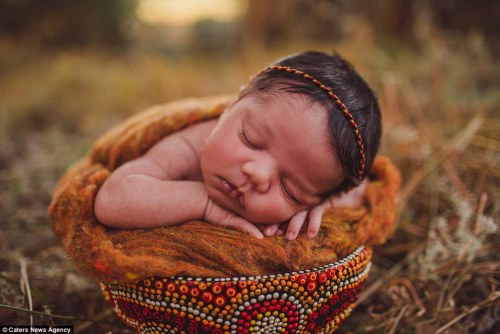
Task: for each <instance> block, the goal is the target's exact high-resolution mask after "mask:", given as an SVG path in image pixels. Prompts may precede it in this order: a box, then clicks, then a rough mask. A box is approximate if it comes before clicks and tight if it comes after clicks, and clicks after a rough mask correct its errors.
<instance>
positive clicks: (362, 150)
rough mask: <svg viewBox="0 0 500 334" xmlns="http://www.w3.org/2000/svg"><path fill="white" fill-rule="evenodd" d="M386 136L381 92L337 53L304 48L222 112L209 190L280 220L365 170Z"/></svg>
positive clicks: (239, 209)
mask: <svg viewBox="0 0 500 334" xmlns="http://www.w3.org/2000/svg"><path fill="white" fill-rule="evenodd" d="M380 137H381V116H380V110H379V107H378V103H377V99H376V97H375V95H374V93H373V92H372V90H371V89H370V88H369V87H368V85H367V84H366V83H365V82H364V80H363V79H362V78H361V77H360V76H359V75H358V74H357V73H356V72H355V70H354V69H353V67H352V66H351V65H350V64H348V63H347V62H345V61H344V60H343V59H342V58H340V57H339V56H338V55H328V54H325V53H320V52H305V53H301V54H297V55H293V56H290V57H287V58H284V59H281V60H279V61H278V62H277V63H276V64H274V65H273V66H271V67H269V68H267V69H266V70H264V71H262V72H260V73H259V74H258V75H257V76H255V77H254V78H253V79H252V80H251V81H250V83H249V84H248V85H247V86H246V87H245V88H244V89H243V90H242V91H241V93H240V95H239V97H238V100H237V101H236V102H235V103H234V104H233V105H232V106H231V107H230V108H229V109H228V110H227V111H226V112H225V113H224V114H223V115H222V116H221V119H220V121H219V124H218V125H217V127H216V128H215V129H214V131H213V132H212V134H211V135H210V136H209V138H208V139H207V141H206V143H205V146H204V148H203V151H202V156H201V163H202V171H203V176H204V179H205V184H206V186H207V190H208V193H209V195H210V196H211V197H212V199H213V200H214V201H216V202H217V203H218V204H219V205H221V206H223V207H225V208H227V209H230V210H232V211H234V212H236V213H238V214H239V215H241V216H243V217H245V218H247V219H248V220H250V221H254V222H258V223H279V222H282V221H285V220H287V219H289V218H290V217H291V216H293V215H294V214H295V213H297V212H299V211H301V210H303V209H305V208H308V207H311V206H313V205H315V204H318V203H319V202H320V201H321V200H322V199H323V198H325V196H327V195H329V194H331V193H333V192H341V191H345V190H348V189H350V188H352V187H354V186H356V185H358V184H359V183H360V182H361V181H362V179H363V178H364V177H366V175H367V173H368V171H369V170H370V167H371V165H372V163H373V159H374V157H375V155H376V153H377V150H378V147H379V143H380Z"/></svg>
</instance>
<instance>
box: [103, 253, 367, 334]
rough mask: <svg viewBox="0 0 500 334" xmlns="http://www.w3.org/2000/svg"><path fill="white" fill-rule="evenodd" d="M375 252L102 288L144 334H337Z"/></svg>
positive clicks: (118, 310)
mask: <svg viewBox="0 0 500 334" xmlns="http://www.w3.org/2000/svg"><path fill="white" fill-rule="evenodd" d="M371 255H372V250H371V248H368V247H364V246H361V247H359V248H358V249H357V250H355V251H354V252H353V253H352V254H350V255H349V256H347V257H345V258H344V259H342V260H339V261H337V262H335V263H332V264H329V265H326V266H322V267H318V268H315V269H311V270H304V271H298V272H293V273H286V274H278V275H268V276H256V277H233V278H191V277H189V278H184V277H175V278H162V277H151V278H148V279H144V280H142V281H140V282H137V283H135V284H122V283H118V284H112V283H109V284H104V283H102V284H101V288H102V291H103V293H104V296H105V298H106V300H108V302H109V303H110V304H111V306H112V307H113V309H114V311H115V312H116V313H117V314H118V316H119V317H120V318H121V319H122V320H123V321H124V322H125V324H127V325H128V326H130V327H132V328H134V329H135V330H136V331H137V332H138V333H189V334H196V333H211V334H230V333H237V334H241V333H243V334H245V333H263V334H273V333H302V334H305V333H332V332H333V331H335V330H336V329H337V328H338V326H339V325H340V324H341V323H342V322H343V321H344V320H345V319H346V318H347V317H348V316H349V314H350V313H351V310H352V308H353V307H354V302H355V301H356V300H357V298H358V296H359V293H360V291H361V290H362V288H363V283H364V281H365V280H366V277H367V275H368V271H369V269H370V266H371V263H370V259H371Z"/></svg>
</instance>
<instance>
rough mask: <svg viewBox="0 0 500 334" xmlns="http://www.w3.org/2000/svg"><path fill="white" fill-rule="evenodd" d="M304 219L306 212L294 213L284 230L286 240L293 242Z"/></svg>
mask: <svg viewBox="0 0 500 334" xmlns="http://www.w3.org/2000/svg"><path fill="white" fill-rule="evenodd" d="M306 219H307V210H304V211H300V212H298V213H296V214H295V215H294V216H293V217H292V219H290V222H289V223H288V229H287V230H286V238H287V239H288V240H293V239H295V238H296V237H297V235H298V234H299V232H300V229H301V228H302V225H304V222H305V221H306Z"/></svg>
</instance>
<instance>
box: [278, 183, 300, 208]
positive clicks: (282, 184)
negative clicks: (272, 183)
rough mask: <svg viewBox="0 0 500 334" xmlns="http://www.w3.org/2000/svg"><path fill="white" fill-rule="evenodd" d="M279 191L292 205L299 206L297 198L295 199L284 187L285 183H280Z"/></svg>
mask: <svg viewBox="0 0 500 334" xmlns="http://www.w3.org/2000/svg"><path fill="white" fill-rule="evenodd" d="M281 189H282V190H283V194H284V195H285V197H286V198H287V199H288V200H289V201H290V202H292V203H293V204H295V205H297V204H301V203H300V201H299V200H298V199H297V197H295V196H294V195H293V193H292V192H291V191H290V189H288V188H287V187H286V185H285V183H284V182H283V180H282V181H281Z"/></svg>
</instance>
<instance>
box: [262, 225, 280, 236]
mask: <svg viewBox="0 0 500 334" xmlns="http://www.w3.org/2000/svg"><path fill="white" fill-rule="evenodd" d="M279 228H280V224H272V225H268V226H266V227H265V228H264V234H265V235H266V236H268V237H270V236H273V235H278V230H279Z"/></svg>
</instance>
